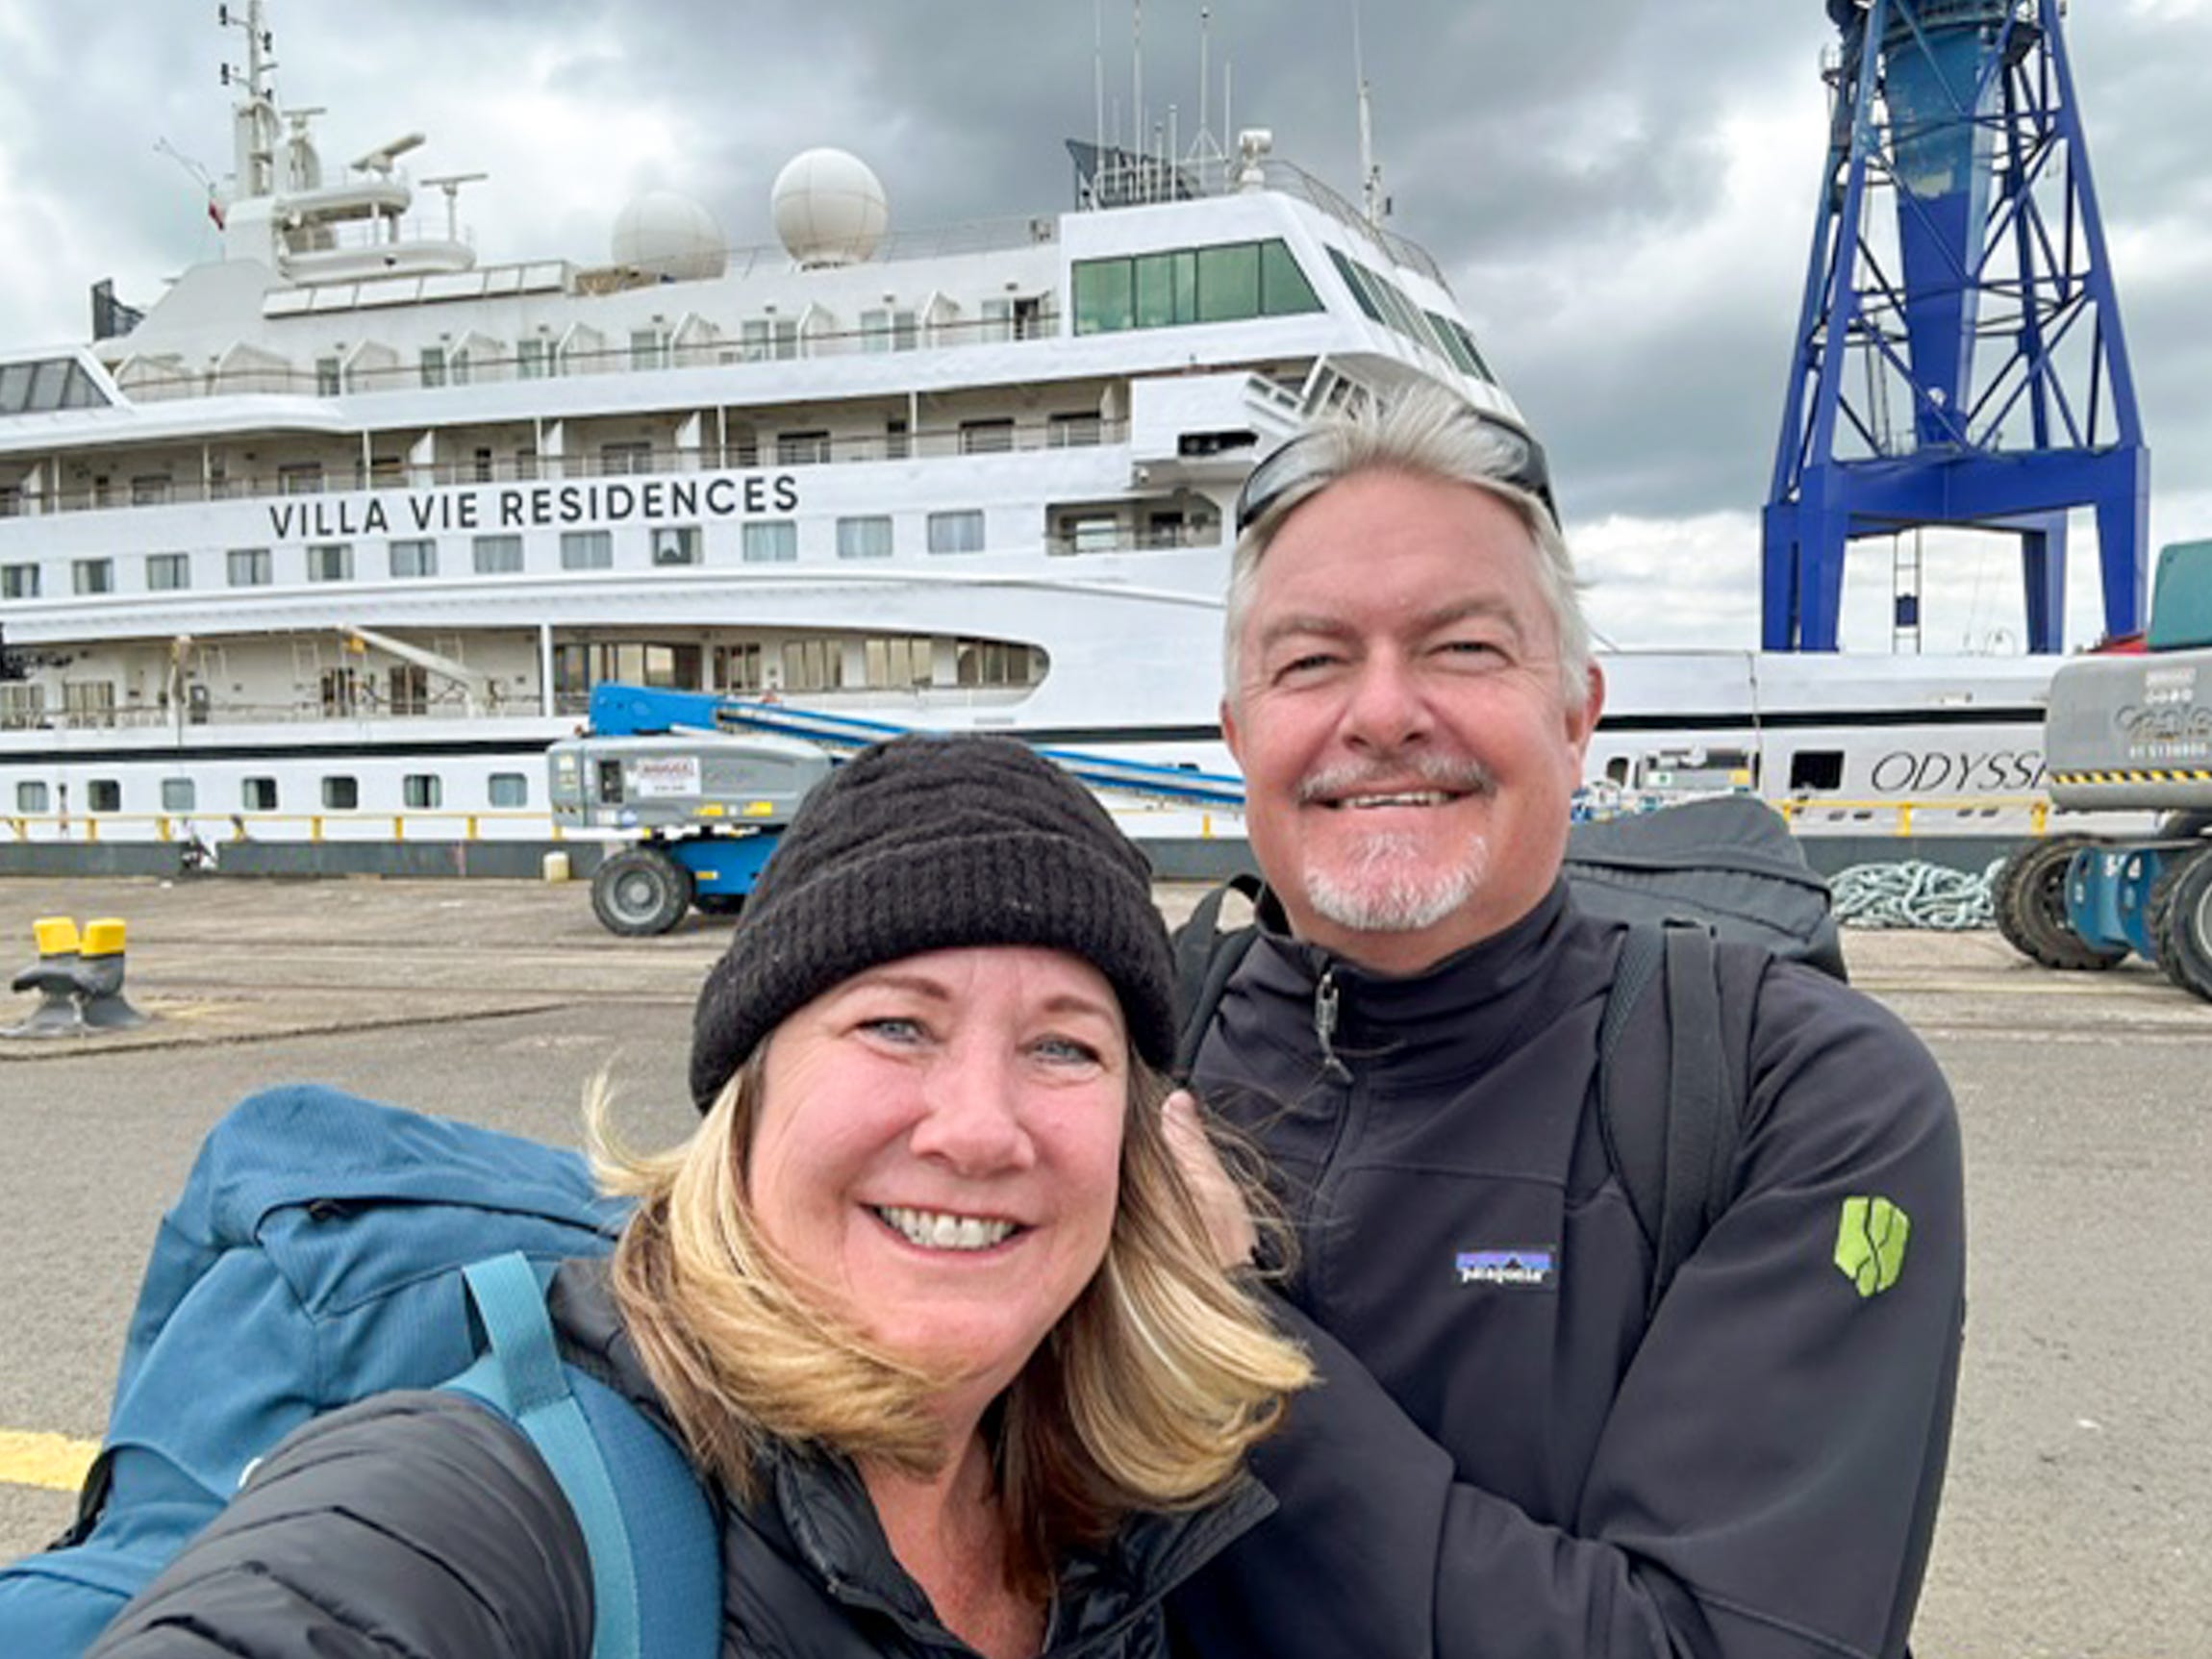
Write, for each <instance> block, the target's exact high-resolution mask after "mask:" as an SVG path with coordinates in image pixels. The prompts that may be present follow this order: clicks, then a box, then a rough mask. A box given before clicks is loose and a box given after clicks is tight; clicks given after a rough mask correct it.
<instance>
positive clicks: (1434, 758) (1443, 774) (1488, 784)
mask: <svg viewBox="0 0 2212 1659" xmlns="http://www.w3.org/2000/svg"><path fill="white" fill-rule="evenodd" d="M1408 783H1420V784H1424V785H1426V786H1427V787H1429V788H1430V789H1437V790H1447V791H1449V792H1452V793H1453V794H1467V795H1489V794H1495V793H1496V792H1497V775H1496V773H1495V772H1493V771H1492V770H1491V769H1490V768H1489V767H1486V766H1484V765H1483V764H1482V763H1481V762H1480V761H1477V760H1473V759H1470V758H1468V757H1465V756H1455V755H1432V754H1421V755H1407V756H1405V757H1403V758H1402V759H1399V758H1393V757H1391V756H1388V755H1386V756H1383V757H1381V758H1379V759H1376V760H1371V761H1347V762H1345V764H1343V765H1341V766H1335V767H1328V768H1327V769H1326V770H1324V771H1319V772H1310V773H1308V774H1307V775H1306V776H1305V777H1304V778H1302V779H1300V780H1299V783H1298V792H1297V798H1298V804H1299V805H1300V806H1317V805H1320V804H1321V803H1322V802H1325V801H1330V800H1341V799H1343V798H1344V797H1345V796H1346V795H1358V794H1380V793H1383V792H1386V791H1399V790H1403V789H1404V788H1405V786H1406V785H1407V784H1408Z"/></svg>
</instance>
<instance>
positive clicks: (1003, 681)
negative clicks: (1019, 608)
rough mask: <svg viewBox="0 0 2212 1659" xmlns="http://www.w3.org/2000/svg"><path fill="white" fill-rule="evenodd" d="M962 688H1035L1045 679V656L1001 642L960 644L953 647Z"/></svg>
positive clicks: (1021, 646) (989, 641) (1030, 646)
mask: <svg viewBox="0 0 2212 1659" xmlns="http://www.w3.org/2000/svg"><path fill="white" fill-rule="evenodd" d="M953 656H954V660H955V661H956V662H957V663H958V664H959V679H960V684H962V685H964V686H1034V685H1037V684H1038V683H1040V682H1041V681H1042V680H1043V678H1044V653H1043V651H1040V650H1038V649H1037V648H1036V647H1035V646H1034V645H1010V644H1008V643H1007V642H1006V641H1003V640H962V641H958V643H957V644H956V645H955V647H954V652H953Z"/></svg>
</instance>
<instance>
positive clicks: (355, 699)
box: [320, 668, 361, 718]
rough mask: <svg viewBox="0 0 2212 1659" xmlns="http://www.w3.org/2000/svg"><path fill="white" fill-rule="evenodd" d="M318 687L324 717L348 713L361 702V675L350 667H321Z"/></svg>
mask: <svg viewBox="0 0 2212 1659" xmlns="http://www.w3.org/2000/svg"><path fill="white" fill-rule="evenodd" d="M320 689H321V693H322V712H323V715H324V716H325V717H326V718H327V717H329V716H337V715H350V714H352V713H353V712H354V710H355V709H356V708H358V707H359V706H360V704H361V676H360V674H359V673H357V672H356V671H355V670H353V669H351V668H325V669H323V671H322V676H321V682H320Z"/></svg>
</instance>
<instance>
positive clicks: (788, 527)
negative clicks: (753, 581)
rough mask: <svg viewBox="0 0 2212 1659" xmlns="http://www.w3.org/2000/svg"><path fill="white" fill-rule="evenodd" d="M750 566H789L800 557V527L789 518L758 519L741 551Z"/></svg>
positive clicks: (748, 527) (749, 528)
mask: <svg viewBox="0 0 2212 1659" xmlns="http://www.w3.org/2000/svg"><path fill="white" fill-rule="evenodd" d="M741 551H742V554H743V556H744V561H745V563H746V564H748V565H788V564H790V563H791V562H792V560H794V559H796V558H797V557H798V556H799V527H798V525H797V524H796V523H795V522H793V521H792V519H789V518H756V519H754V520H753V521H752V522H751V523H749V524H747V525H746V526H745V528H744V541H743V546H742V549H741Z"/></svg>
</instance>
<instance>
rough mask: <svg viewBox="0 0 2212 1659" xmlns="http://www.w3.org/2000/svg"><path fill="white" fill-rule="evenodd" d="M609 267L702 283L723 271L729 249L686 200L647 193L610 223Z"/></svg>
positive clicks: (710, 219)
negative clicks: (612, 243) (612, 262)
mask: <svg viewBox="0 0 2212 1659" xmlns="http://www.w3.org/2000/svg"><path fill="white" fill-rule="evenodd" d="M614 254H615V263H616V264H618V265H624V266H627V267H629V268H630V269H632V270H641V271H644V272H646V273H647V274H648V275H651V276H657V277H663V278H666V280H668V281H670V282H704V281H710V280H712V279H713V278H715V277H718V276H720V275H721V274H722V272H723V271H724V270H725V269H726V268H728V265H729V263H730V244H729V242H728V241H727V240H726V239H724V238H723V236H722V227H721V226H720V225H718V224H716V222H715V215H714V214H711V213H709V212H708V211H707V210H706V209H705V208H704V207H702V206H700V205H699V204H698V203H697V202H694V201H693V200H691V197H689V196H679V195H677V194H676V193H675V192H674V191H672V190H653V191H650V192H648V193H647V194H645V195H642V196H640V197H639V198H638V199H637V200H636V201H634V202H632V203H631V204H630V205H629V206H628V207H626V208H624V209H623V210H622V212H621V214H620V216H618V217H617V218H616V220H615V247H614Z"/></svg>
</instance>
